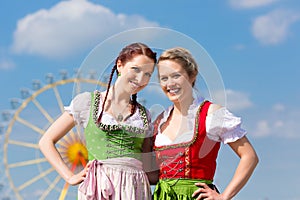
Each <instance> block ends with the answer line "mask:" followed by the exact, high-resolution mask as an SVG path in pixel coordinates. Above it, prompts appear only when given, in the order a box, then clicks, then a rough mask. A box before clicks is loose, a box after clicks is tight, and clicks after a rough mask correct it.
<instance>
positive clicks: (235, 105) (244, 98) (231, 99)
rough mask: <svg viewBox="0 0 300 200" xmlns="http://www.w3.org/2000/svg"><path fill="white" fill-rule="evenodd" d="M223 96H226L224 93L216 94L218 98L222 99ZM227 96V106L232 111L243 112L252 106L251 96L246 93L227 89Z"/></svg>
mask: <svg viewBox="0 0 300 200" xmlns="http://www.w3.org/2000/svg"><path fill="white" fill-rule="evenodd" d="M221 95H224V92H223V91H218V92H216V97H217V98H221ZM225 95H226V105H225V106H226V107H227V108H228V109H229V110H231V111H237V110H243V109H246V108H249V107H251V106H252V102H251V101H250V99H249V95H248V94H246V93H244V92H240V91H234V90H231V89H227V90H226V91H225Z"/></svg>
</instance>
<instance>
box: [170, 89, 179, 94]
mask: <svg viewBox="0 0 300 200" xmlns="http://www.w3.org/2000/svg"><path fill="white" fill-rule="evenodd" d="M179 90H180V89H171V90H168V91H169V93H172V94H176V93H178V92H179Z"/></svg>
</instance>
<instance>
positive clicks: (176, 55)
mask: <svg viewBox="0 0 300 200" xmlns="http://www.w3.org/2000/svg"><path fill="white" fill-rule="evenodd" d="M163 60H172V61H174V62H176V63H178V64H179V65H180V66H181V67H182V68H183V69H184V70H185V71H186V73H187V74H188V76H189V77H190V78H195V77H196V76H197V74H198V65H197V63H196V61H195V59H194V58H193V56H192V54H191V53H190V52H189V51H188V50H187V49H185V48H182V47H175V48H171V49H167V50H165V51H164V52H163V53H162V54H161V55H160V57H159V59H158V64H159V62H160V61H163ZM195 82H196V79H195V81H194V82H193V83H192V86H194V85H195Z"/></svg>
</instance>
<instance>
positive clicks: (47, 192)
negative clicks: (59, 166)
mask: <svg viewBox="0 0 300 200" xmlns="http://www.w3.org/2000/svg"><path fill="white" fill-rule="evenodd" d="M60 180H61V177H60V175H58V176H57V177H56V178H55V179H54V181H53V182H52V183H51V184H50V185H49V187H48V188H47V190H46V191H45V192H44V193H43V194H42V196H41V197H40V199H39V200H44V199H45V198H46V197H47V196H48V194H49V193H50V192H51V191H52V190H53V189H54V188H55V186H56V184H57V183H58V182H59V181H60Z"/></svg>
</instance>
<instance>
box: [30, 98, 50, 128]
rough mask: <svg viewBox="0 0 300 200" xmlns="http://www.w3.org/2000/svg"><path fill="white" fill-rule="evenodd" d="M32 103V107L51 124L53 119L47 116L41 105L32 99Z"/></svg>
mask: <svg viewBox="0 0 300 200" xmlns="http://www.w3.org/2000/svg"><path fill="white" fill-rule="evenodd" d="M32 102H33V103H34V105H35V106H36V107H37V108H38V109H39V110H40V112H41V113H42V114H43V115H44V116H45V117H46V119H47V120H48V121H49V122H50V123H53V121H54V120H53V118H52V117H51V116H50V115H49V113H48V112H47V111H46V110H45V109H44V108H43V107H42V106H41V104H40V103H39V102H38V101H37V100H36V99H32Z"/></svg>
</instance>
